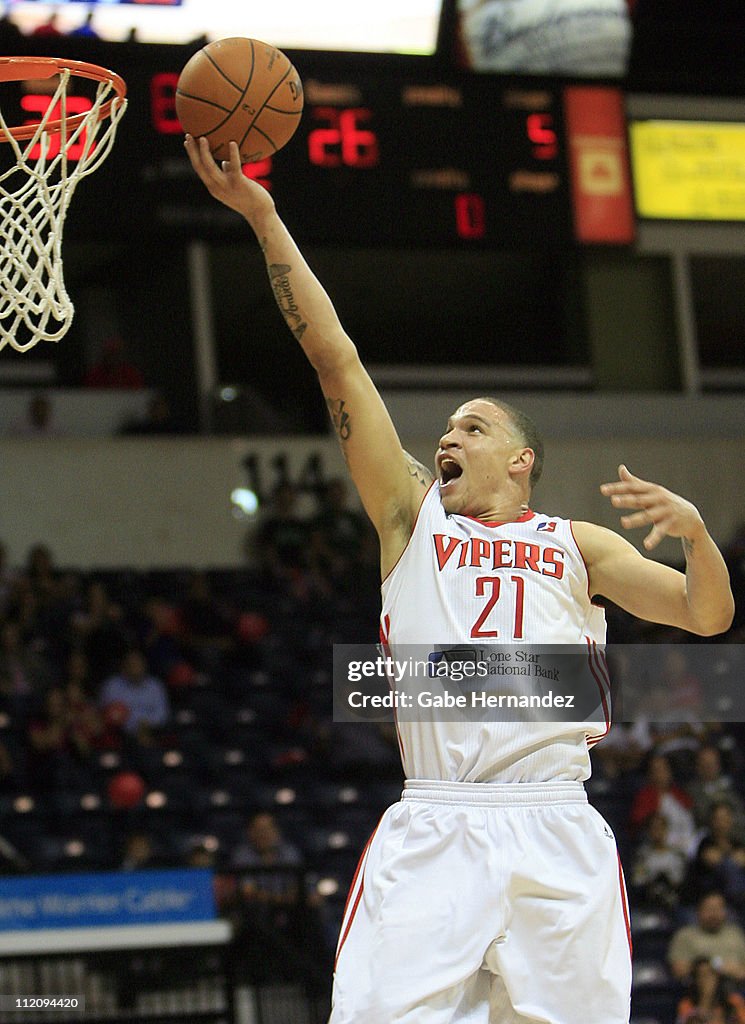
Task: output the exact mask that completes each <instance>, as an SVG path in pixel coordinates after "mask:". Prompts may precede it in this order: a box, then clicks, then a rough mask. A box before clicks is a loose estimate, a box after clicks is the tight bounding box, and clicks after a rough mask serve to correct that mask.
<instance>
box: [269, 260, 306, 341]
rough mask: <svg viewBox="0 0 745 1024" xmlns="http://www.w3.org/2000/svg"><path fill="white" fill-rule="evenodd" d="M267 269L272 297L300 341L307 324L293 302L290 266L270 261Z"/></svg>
mask: <svg viewBox="0 0 745 1024" xmlns="http://www.w3.org/2000/svg"><path fill="white" fill-rule="evenodd" d="M267 270H268V271H269V280H270V281H271V284H272V290H273V291H274V298H275V299H276V302H277V305H278V306H279V309H280V312H281V313H282V316H283V317H284V318H285V323H286V324H287V326H288V327H289V328H290V330H291V331H292V333H293V334H294V335H295V338H296V339H297V340H298V341H300V339H301V338H302V336H303V334H304V333H305V330H306V328H307V326H308V325H307V323H305V322H304V320H303V317H302V314H301V313H300V311H299V310H298V307H297V303H296V302H295V296H294V295H293V293H292V285H291V284H290V274H291V272H292V267H290V266H288V265H287V264H286V263H270V264H269V265H268V266H267Z"/></svg>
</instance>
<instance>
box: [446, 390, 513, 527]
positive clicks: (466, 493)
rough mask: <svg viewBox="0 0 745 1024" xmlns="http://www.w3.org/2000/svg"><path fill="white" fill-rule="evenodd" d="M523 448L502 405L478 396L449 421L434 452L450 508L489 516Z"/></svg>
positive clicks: (464, 513)
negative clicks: (480, 398) (516, 457)
mask: <svg viewBox="0 0 745 1024" xmlns="http://www.w3.org/2000/svg"><path fill="white" fill-rule="evenodd" d="M523 450H524V445H523V444H522V442H521V440H520V438H519V437H518V436H516V432H515V428H514V426H513V425H512V423H511V422H510V419H509V416H508V415H507V413H506V412H504V410H503V409H500V408H498V407H497V406H495V405H492V403H491V402H484V401H481V400H479V399H476V400H474V401H471V402H465V403H464V404H463V405H461V406H460V407H459V408H458V409H456V411H455V412H454V413H453V415H452V416H451V417H450V419H449V420H448V425H447V429H446V431H445V433H444V434H443V435H442V437H441V438H440V444H439V447H438V449H437V452H436V455H435V467H436V470H437V477H438V480H439V482H440V497H441V500H442V505H443V508H444V509H445V511H446V512H451V513H453V512H454V513H459V514H461V515H470V516H477V517H478V516H480V515H489V514H490V513H491V512H492V511H493V508H494V505H495V499H498V497H499V495H500V494H503V493H504V489H505V486H506V485H508V484H509V482H510V472H509V467H510V465H511V464H512V463H513V460H514V458H515V456H516V455H517V454H518V453H519V452H521V451H523Z"/></svg>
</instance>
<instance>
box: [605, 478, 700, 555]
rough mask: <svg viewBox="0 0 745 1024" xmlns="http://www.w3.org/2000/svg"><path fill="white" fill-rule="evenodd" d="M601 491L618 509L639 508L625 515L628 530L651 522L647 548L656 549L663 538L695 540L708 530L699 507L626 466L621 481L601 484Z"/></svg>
mask: <svg viewBox="0 0 745 1024" xmlns="http://www.w3.org/2000/svg"><path fill="white" fill-rule="evenodd" d="M600 490H601V493H602V494H605V495H606V496H607V497H609V498H610V500H611V503H612V504H613V505H614V506H615V507H616V508H627V509H635V510H636V511H633V512H630V513H629V514H627V515H623V516H621V525H622V526H623V527H624V529H627V530H632V529H634V528H635V527H638V526H648V525H651V527H652V529H651V530H650V531H649V533H648V534H647V536H646V537H645V538H644V547H645V548H646V549H647V551H651V550H652V548H656V547H657V545H658V544H659V543H660V541H661V540H662V538H663V537H681V538H687V539H689V540H691V539H693V538H694V537H695V536H696V535H697V534H698V533H700V532H701V531H702V530H704V529H705V526H704V522H703V519H702V518H701V515H700V513H699V511H698V509H697V508H696V506H695V505H692V504H691V502H690V501H686V499H685V498H681V497H680V495H679V494H674V493H673V492H672V491H668V490H667V488H666V487H661V486H660V484H655V483H652V482H651V481H650V480H642V479H641V477H638V476H634V474H633V473H630V472H629V471H628V469H627V468H626V466H623V465H621V466H619V467H618V481H614V482H613V483H605V484H601V485H600Z"/></svg>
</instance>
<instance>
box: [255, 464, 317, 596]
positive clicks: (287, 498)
mask: <svg viewBox="0 0 745 1024" xmlns="http://www.w3.org/2000/svg"><path fill="white" fill-rule="evenodd" d="M297 502H298V492H297V489H296V488H295V487H294V486H293V485H292V484H291V483H289V482H288V481H286V482H284V483H281V484H279V486H278V487H277V488H276V490H275V491H274V494H273V496H272V504H271V509H270V511H269V512H268V514H267V515H265V516H264V518H263V520H262V522H261V523H260V525H259V528H258V530H257V531H256V534H255V535H254V537H253V543H252V545H251V546H252V551H253V554H254V555H255V557H256V561H257V563H258V565H259V568H260V569H261V570H263V572H264V574H265V576H266V579H267V582H269V583H271V584H274V583H277V584H280V586H283V587H288V588H289V589H290V590H291V592H292V593H293V594H294V595H295V596H296V597H297V598H303V597H306V596H307V590H308V575H307V572H308V564H309V551H310V525H309V522H308V519H307V518H302V517H301V516H299V515H298V513H297Z"/></svg>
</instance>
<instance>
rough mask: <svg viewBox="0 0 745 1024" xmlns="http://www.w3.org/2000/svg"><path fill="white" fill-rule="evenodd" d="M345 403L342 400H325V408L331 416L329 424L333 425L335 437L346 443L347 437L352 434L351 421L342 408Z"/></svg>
mask: <svg viewBox="0 0 745 1024" xmlns="http://www.w3.org/2000/svg"><path fill="white" fill-rule="evenodd" d="M344 405H345V402H344V399H343V398H327V399H326V406H327V407H328V411H329V415H330V416H331V422H332V423H333V424H334V430H335V431H336V434H337V437H338V438H339V440H340V441H348V440H349V436H350V434H351V433H352V421H351V419H350V417H349V413H348V412H347V410H346V409H345V408H344Z"/></svg>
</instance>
